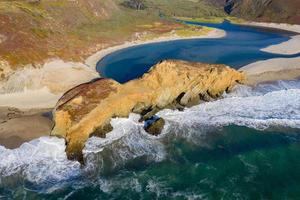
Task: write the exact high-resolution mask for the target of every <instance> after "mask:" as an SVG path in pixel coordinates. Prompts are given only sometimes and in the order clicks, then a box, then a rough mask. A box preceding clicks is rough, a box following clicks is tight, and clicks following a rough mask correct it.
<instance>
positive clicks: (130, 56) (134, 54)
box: [97, 21, 300, 83]
mask: <svg viewBox="0 0 300 200" xmlns="http://www.w3.org/2000/svg"><path fill="white" fill-rule="evenodd" d="M191 24H196V25H206V26H210V27H215V28H219V29H223V30H225V31H226V32H227V36H226V37H224V38H218V39H191V40H178V41H171V42H162V43H155V44H146V45H140V46H136V47H130V48H127V49H122V50H119V51H117V52H114V53H112V54H110V55H108V56H106V57H104V58H103V59H102V60H100V61H99V62H98V64H97V71H98V72H99V73H100V75H101V76H102V77H106V78H113V79H115V80H117V81H118V82H121V83H123V82H127V81H128V80H131V79H134V78H137V77H140V76H141V75H142V74H144V73H145V72H146V71H148V70H149V68H150V67H151V66H153V65H154V64H156V63H157V62H159V61H161V60H164V59H182V60H188V61H199V62H207V63H219V64H227V65H229V66H231V67H234V68H236V69H238V68H240V67H242V66H244V65H247V64H249V63H252V62H255V61H258V60H265V59H271V58H277V57H295V56H299V55H300V54H298V55H292V56H284V55H279V54H271V53H266V52H262V51H260V49H262V48H264V47H267V46H269V45H273V44H278V43H281V42H284V41H287V40H288V39H289V36H290V35H291V34H290V33H287V32H274V30H267V29H259V28H254V27H246V26H240V25H234V24H231V23H229V22H227V21H225V22H224V23H222V24H207V23H205V24H204V23H202V24H201V23H191Z"/></svg>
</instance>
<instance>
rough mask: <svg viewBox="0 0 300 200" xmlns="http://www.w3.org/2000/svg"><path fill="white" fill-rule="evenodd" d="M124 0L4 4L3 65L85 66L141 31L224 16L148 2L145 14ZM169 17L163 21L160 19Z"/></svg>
mask: <svg viewBox="0 0 300 200" xmlns="http://www.w3.org/2000/svg"><path fill="white" fill-rule="evenodd" d="M121 1H122V0H101V1H99V0H77V1H68V0H42V1H41V3H34V4H32V3H27V2H26V1H24V0H16V1H12V0H0V23H1V26H0V27H1V28H0V34H1V35H4V36H5V38H6V40H5V41H4V42H2V43H0V60H6V61H8V62H9V63H10V65H11V66H12V67H15V68H16V67H19V66H24V65H25V64H29V63H41V62H43V61H44V60H45V59H47V58H53V57H59V58H62V59H65V60H73V61H82V60H83V59H84V58H85V57H86V56H88V55H90V54H91V53H93V52H95V51H97V50H99V49H102V48H105V47H108V46H112V45H114V44H118V43H122V42H124V41H126V40H131V39H134V37H135V34H136V33H137V32H149V33H151V34H152V35H153V34H160V33H166V32H168V31H171V30H173V29H177V28H182V27H183V26H184V25H182V24H176V23H175V22H174V21H170V20H167V18H169V17H170V16H190V17H192V16H193V17H200V16H206V15H220V14H221V13H222V12H221V11H220V10H218V9H215V8H214V7H212V6H210V5H208V4H207V3H205V2H203V1H200V2H194V1H191V0H147V7H148V8H147V9H146V10H144V11H136V10H132V9H127V8H124V7H122V6H120V3H121ZM162 15H163V16H166V18H165V19H162V18H160V17H159V16H162Z"/></svg>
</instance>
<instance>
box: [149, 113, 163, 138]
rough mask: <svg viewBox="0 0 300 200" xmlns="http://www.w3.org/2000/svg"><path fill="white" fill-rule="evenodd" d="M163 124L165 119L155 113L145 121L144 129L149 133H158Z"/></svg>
mask: <svg viewBox="0 0 300 200" xmlns="http://www.w3.org/2000/svg"><path fill="white" fill-rule="evenodd" d="M164 126H165V120H164V119H163V118H161V117H158V116H156V115H154V116H152V117H151V118H150V119H148V120H146V121H145V125H144V129H145V131H147V132H148V133H149V134H151V135H155V136H157V135H160V134H161V131H162V130H163V128H164Z"/></svg>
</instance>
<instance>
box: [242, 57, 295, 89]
mask: <svg viewBox="0 0 300 200" xmlns="http://www.w3.org/2000/svg"><path fill="white" fill-rule="evenodd" d="M239 70H240V71H244V72H245V73H246V75H247V81H246V84H248V85H255V84H258V83H262V82H269V81H276V80H291V79H296V78H299V77H300V57H296V58H275V59H269V60H264V61H258V62H255V63H251V64H249V65H246V66H244V67H242V68H240V69H239Z"/></svg>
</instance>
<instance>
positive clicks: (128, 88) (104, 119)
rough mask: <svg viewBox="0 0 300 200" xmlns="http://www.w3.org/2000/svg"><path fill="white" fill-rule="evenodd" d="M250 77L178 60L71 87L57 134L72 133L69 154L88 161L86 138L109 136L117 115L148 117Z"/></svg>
mask: <svg viewBox="0 0 300 200" xmlns="http://www.w3.org/2000/svg"><path fill="white" fill-rule="evenodd" d="M244 79H245V77H244V74H243V73H240V72H238V71H236V70H234V69H231V68H230V67H228V66H225V65H217V64H205V63H192V62H185V61H178V60H167V61H163V62H160V63H158V64H157V65H155V66H154V67H152V68H151V69H150V70H149V71H148V73H146V74H144V75H143V77H141V78H139V79H136V80H132V81H129V82H127V83H125V84H119V83H117V82H116V81H114V80H111V79H99V80H96V81H94V82H91V83H86V84H82V85H79V86H77V87H75V88H73V89H71V90H70V91H68V92H67V93H66V94H65V95H64V96H63V97H62V98H61V99H60V100H59V102H58V103H57V106H56V108H55V110H54V120H55V127H54V128H53V131H52V135H56V136H60V137H63V138H65V139H66V144H67V148H66V152H67V155H68V158H70V159H77V160H81V161H82V149H83V147H84V144H85V141H86V140H87V139H88V138H89V137H90V136H91V135H93V134H96V135H99V133H100V135H101V136H105V133H104V132H105V131H109V130H111V129H110V128H109V124H110V119H111V118H114V117H128V115H129V114H130V113H137V114H141V115H142V118H141V120H142V121H143V120H146V119H149V118H151V117H152V116H153V115H154V114H155V113H156V112H158V111H159V110H161V109H164V108H167V107H173V108H183V107H184V106H188V105H189V104H190V103H191V102H195V99H196V100H198V102H199V101H200V100H201V99H203V100H209V99H213V98H217V97H218V96H220V95H221V94H222V93H223V92H227V91H229V90H230V89H231V88H232V87H233V86H234V85H235V84H236V83H240V82H242V81H243V80H244ZM99 130H100V131H99ZM95 132H96V133H95Z"/></svg>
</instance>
